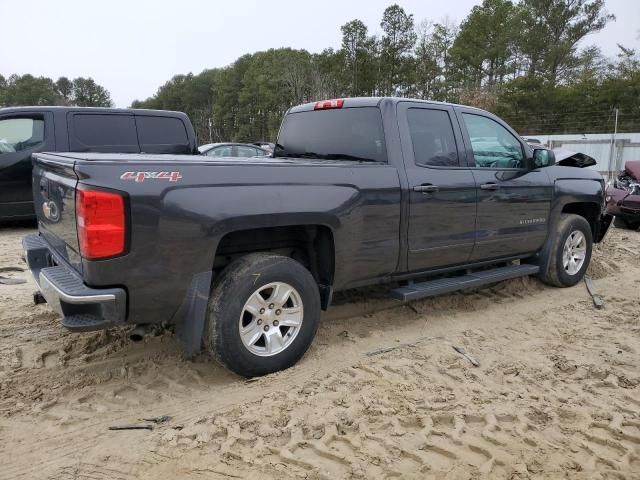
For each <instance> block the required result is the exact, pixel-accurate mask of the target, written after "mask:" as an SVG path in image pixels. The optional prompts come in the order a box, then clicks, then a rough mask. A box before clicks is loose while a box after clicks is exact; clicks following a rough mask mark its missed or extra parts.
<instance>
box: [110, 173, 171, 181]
mask: <svg viewBox="0 0 640 480" xmlns="http://www.w3.org/2000/svg"><path fill="white" fill-rule="evenodd" d="M147 178H148V179H151V180H169V181H170V182H177V181H178V180H179V179H181V178H182V175H180V172H124V173H123V174H122V175H120V179H121V180H134V181H136V182H137V183H140V182H144V181H145V179H147Z"/></svg>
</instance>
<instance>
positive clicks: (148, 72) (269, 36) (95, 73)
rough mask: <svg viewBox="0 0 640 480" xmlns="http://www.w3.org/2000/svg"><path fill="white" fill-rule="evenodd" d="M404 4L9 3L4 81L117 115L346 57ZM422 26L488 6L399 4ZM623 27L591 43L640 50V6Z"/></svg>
mask: <svg viewBox="0 0 640 480" xmlns="http://www.w3.org/2000/svg"><path fill="white" fill-rule="evenodd" d="M392 3H394V0H358V1H348V0H321V1H318V2H314V3H311V2H305V1H304V0H270V1H259V0H234V1H219V0H210V1H206V0H178V1H176V0H173V1H168V0H155V1H153V0H105V1H91V0H51V1H48V0H0V18H2V19H3V21H2V27H1V31H2V41H0V74H2V75H4V76H5V77H7V76H9V75H11V74H14V73H17V74H20V75H23V74H26V73H30V74H32V75H35V76H46V77H51V78H53V79H54V80H55V79H57V78H58V77H60V76H66V77H69V78H75V77H79V76H84V77H87V76H89V77H92V78H93V79H94V80H95V81H96V82H98V83H99V84H100V85H102V86H104V87H105V88H106V89H107V90H109V92H110V93H111V98H112V99H113V101H114V102H115V105H116V106H117V107H128V106H129V105H130V104H131V102H132V101H133V100H135V99H144V98H147V97H149V96H152V95H153V94H154V93H155V92H156V91H157V89H158V87H160V86H161V85H162V84H164V83H165V82H166V81H167V80H169V79H170V78H171V77H172V76H173V75H176V74H179V73H183V74H184V73H188V72H193V73H199V72H201V71H202V70H204V69H207V68H214V67H224V66H226V65H229V64H231V63H233V61H234V60H235V59H236V58H238V57H239V56H241V55H243V54H245V53H252V52H256V51H260V50H266V49H269V48H279V47H292V48H304V49H307V50H309V51H310V52H320V51H322V50H323V49H324V48H327V47H333V48H339V47H340V41H341V33H340V26H341V25H343V24H344V23H346V22H348V21H350V20H352V19H354V18H359V19H361V20H362V21H363V22H364V23H365V24H366V25H367V26H368V27H369V33H370V34H373V33H380V31H381V29H380V19H381V17H382V12H383V11H384V9H385V8H386V7H387V6H389V5H391V4H392ZM395 3H398V4H399V5H400V6H402V7H403V8H404V9H405V11H407V12H408V13H412V14H413V15H414V18H415V20H416V23H419V22H421V21H423V20H431V21H440V20H442V19H443V18H445V17H448V18H449V19H451V20H453V21H455V22H456V23H458V22H460V21H462V20H463V19H464V18H465V17H466V16H467V15H468V13H469V11H470V10H471V8H472V7H473V6H474V5H476V4H479V3H481V0H476V1H474V0H449V1H440V0H395ZM605 8H606V9H607V11H608V12H609V13H613V14H614V15H615V16H616V17H617V20H616V21H615V22H611V23H610V24H609V25H608V26H607V27H606V28H605V29H604V30H603V31H601V32H598V33H595V34H592V35H590V36H589V37H587V39H586V41H585V45H586V44H595V45H598V46H599V47H600V48H601V49H602V51H603V52H604V53H605V54H606V55H609V56H613V55H615V54H616V53H617V47H616V43H621V44H623V45H624V46H626V47H631V48H640V24H639V23H638V20H640V0H605Z"/></svg>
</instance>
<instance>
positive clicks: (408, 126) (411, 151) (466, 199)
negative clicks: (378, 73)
mask: <svg viewBox="0 0 640 480" xmlns="http://www.w3.org/2000/svg"><path fill="white" fill-rule="evenodd" d="M398 119H399V122H400V132H402V133H401V142H402V151H403V155H404V160H405V167H406V171H407V176H408V182H409V216H408V218H409V225H408V229H407V237H408V242H407V243H408V259H407V260H408V267H409V270H410V271H421V270H428V269H435V268H438V267H443V266H450V265H455V264H462V263H466V262H467V261H468V260H469V257H470V255H471V251H472V249H473V244H474V230H475V220H476V188H475V181H474V178H473V174H472V173H471V169H470V168H469V167H468V166H467V165H466V163H465V158H464V156H465V152H464V147H463V141H462V136H461V133H460V130H459V127H458V122H457V119H456V117H455V114H454V111H453V109H452V108H451V107H448V106H444V105H437V104H429V103H418V102H414V103H412V102H401V103H400V104H399V105H398Z"/></svg>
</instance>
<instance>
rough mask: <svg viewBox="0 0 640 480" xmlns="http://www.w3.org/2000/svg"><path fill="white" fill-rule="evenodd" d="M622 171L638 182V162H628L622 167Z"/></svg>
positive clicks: (639, 167) (639, 178) (639, 179)
mask: <svg viewBox="0 0 640 480" xmlns="http://www.w3.org/2000/svg"><path fill="white" fill-rule="evenodd" d="M624 171H625V172H626V173H627V175H629V176H630V177H633V178H634V179H636V180H638V181H640V160H633V161H629V162H627V163H626V164H625V165H624Z"/></svg>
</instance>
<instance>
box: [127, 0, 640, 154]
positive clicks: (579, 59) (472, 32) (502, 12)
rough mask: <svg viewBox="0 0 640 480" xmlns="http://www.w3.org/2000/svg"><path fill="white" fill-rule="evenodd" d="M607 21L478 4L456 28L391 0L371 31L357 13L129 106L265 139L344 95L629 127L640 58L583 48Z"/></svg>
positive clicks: (586, 2)
mask: <svg viewBox="0 0 640 480" xmlns="http://www.w3.org/2000/svg"><path fill="white" fill-rule="evenodd" d="M612 20H614V18H613V16H612V15H609V14H608V13H607V12H606V10H605V8H604V3H603V0H521V1H520V2H517V3H513V2H511V1H509V0H484V1H483V3H482V4H481V5H478V6H475V7H474V8H473V9H472V10H471V12H470V13H469V15H468V16H467V17H466V18H465V19H464V20H463V21H462V22H461V23H460V24H459V25H458V24H455V23H453V22H452V21H450V20H448V19H444V20H441V21H435V22H434V21H430V20H424V21H421V22H416V20H415V19H414V16H413V15H412V14H410V13H408V12H406V11H405V10H404V9H403V8H401V7H400V6H398V5H391V6H389V7H388V8H387V9H385V10H384V12H383V14H382V19H381V21H380V30H381V34H379V35H375V34H370V32H369V28H368V27H367V25H365V24H364V22H362V21H361V20H358V19H355V20H352V21H350V22H348V23H346V24H344V25H343V26H342V27H341V29H340V30H341V34H342V45H341V48H339V49H337V50H334V49H331V48H327V49H325V50H323V51H322V52H320V53H309V52H307V51H305V50H295V49H291V48H281V49H275V50H268V51H263V52H257V53H254V54H249V55H244V56H242V57H240V58H238V59H237V60H236V61H235V62H234V63H233V64H232V65H230V66H228V67H225V68H216V69H210V70H205V71H203V72H202V73H200V74H198V75H194V74H191V73H190V74H187V75H176V76H175V77H173V78H172V79H171V80H169V81H168V82H167V83H166V84H164V85H163V86H162V87H160V89H159V90H158V91H157V93H156V94H155V95H154V96H153V97H151V98H148V99H146V100H143V101H135V102H134V103H133V106H134V107H147V108H169V109H177V110H183V111H186V112H187V113H188V114H189V115H190V116H191V118H192V120H193V122H194V124H195V126H196V128H197V130H198V134H199V137H200V139H201V141H208V140H209V139H210V138H211V140H213V141H223V140H237V141H248V140H263V139H274V138H275V136H276V135H277V130H278V126H279V124H280V120H281V118H282V115H283V114H284V113H285V112H286V110H287V109H288V108H289V107H290V106H291V105H295V104H298V103H303V102H308V101H314V100H318V99H324V98H336V97H337V98H339V97H347V96H360V95H366V96H384V95H394V96H405V97H414V98H421V99H431V100H439V101H448V102H460V103H464V104H471V105H475V106H478V107H481V108H485V109H487V110H490V111H493V112H495V113H497V114H498V115H501V116H502V117H503V118H505V119H506V120H507V121H509V122H512V123H513V125H514V126H515V127H516V128H517V129H518V130H519V132H520V133H522V134H532V133H563V132H569V131H571V132H572V133H573V132H579V133H589V132H598V131H611V129H612V128H613V121H612V119H613V110H614V109H615V108H616V107H620V108H624V111H623V113H622V115H621V117H620V128H621V129H624V128H627V129H636V130H637V129H638V128H640V66H639V58H638V55H637V53H636V52H635V51H634V50H631V49H628V48H625V47H623V46H620V53H619V55H618V56H617V57H616V58H613V59H609V58H606V57H604V56H603V54H602V53H601V51H600V50H599V49H598V48H597V47H595V46H589V45H587V46H582V41H583V40H584V39H585V37H586V36H587V35H589V34H590V33H594V32H597V31H599V30H601V29H602V28H604V27H605V26H606V25H607V23H608V22H610V21H612Z"/></svg>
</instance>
